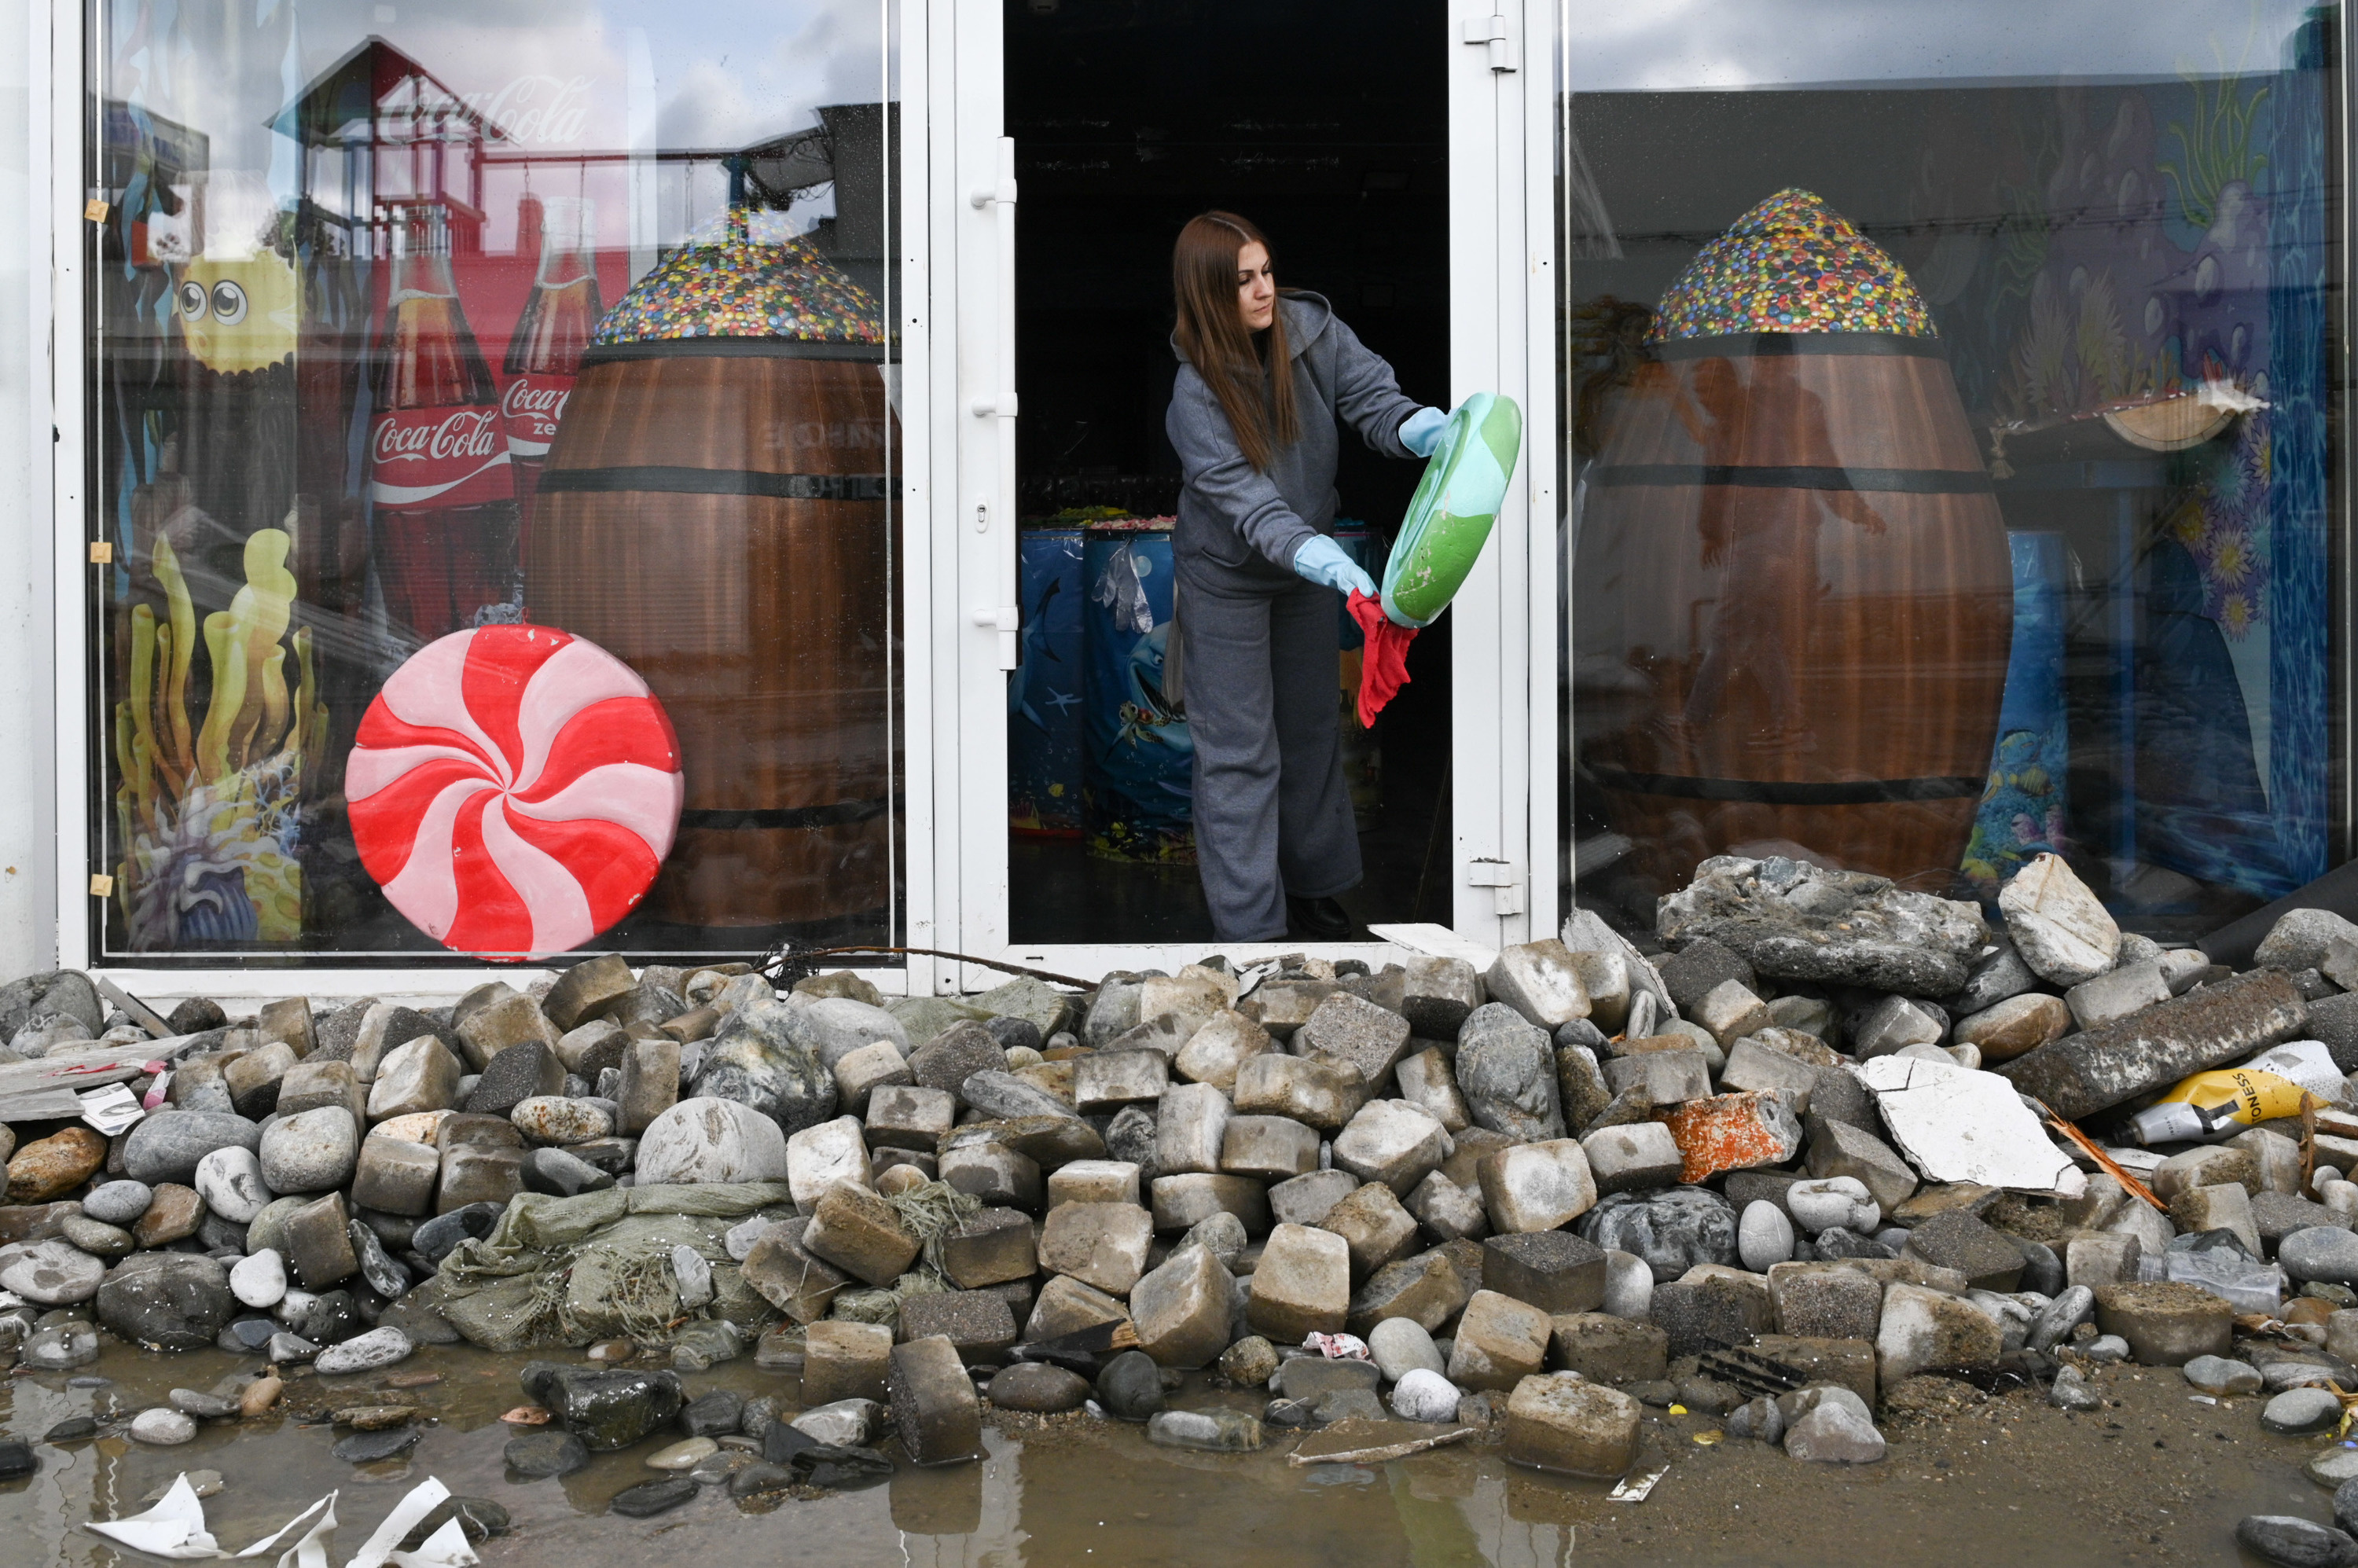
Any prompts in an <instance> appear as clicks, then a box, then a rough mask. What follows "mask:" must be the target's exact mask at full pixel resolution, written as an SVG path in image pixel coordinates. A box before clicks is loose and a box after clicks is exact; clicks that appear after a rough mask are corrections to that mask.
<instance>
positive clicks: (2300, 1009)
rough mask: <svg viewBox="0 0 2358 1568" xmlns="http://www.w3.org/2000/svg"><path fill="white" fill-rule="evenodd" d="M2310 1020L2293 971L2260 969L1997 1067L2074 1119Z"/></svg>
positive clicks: (2260, 1046)
mask: <svg viewBox="0 0 2358 1568" xmlns="http://www.w3.org/2000/svg"><path fill="white" fill-rule="evenodd" d="M2308 1020H2309V1004H2308V1003H2307V1002H2305V1001H2303V1000H2301V994H2300V990H2299V988H2298V987H2296V986H2295V985H2294V984H2293V981H2292V977H2291V976H2289V975H2286V974H2282V973H2279V972H2277V971H2276V970H2273V969H2262V970H2255V971H2253V972H2252V973H2250V974H2244V975H2237V976H2236V977H2235V978H2234V979H2230V980H2223V981H2221V982H2220V983H2219V984H2217V985H2210V986H2203V987H2201V988H2199V989H2195V990H2192V991H2190V992H2188V993H2187V994H2186V995H2184V996H2182V997H2174V998H2172V999H2171V1000H2169V1001H2164V1002H2157V1003H2155V1004H2154V1005H2153V1006H2151V1007H2147V1008H2145V1009H2143V1010H2142V1011H2138V1012H2136V1013H2133V1014H2131V1015H2130V1016H2128V1017H2126V1018H2124V1019H2121V1020H2119V1021H2117V1022H2112V1023H2107V1024H2104V1025H2103V1026H2102V1027H2100V1028H2096V1029H2090V1030H2086V1031H2083V1032H2082V1033H2078V1034H2067V1035H2065V1036H2063V1037H2062V1038H2061V1039H2060V1040H2055V1041H2050V1043H2049V1044H2044V1045H2041V1046H2039V1048H2038V1049H2037V1050H2035V1051H2031V1052H2028V1053H2026V1054H2023V1055H2020V1056H2017V1057H2016V1058H2015V1059H2014V1060H2012V1061H2010V1062H2006V1063H2003V1064H2001V1065H1999V1067H1998V1069H1997V1070H1998V1072H1999V1073H2001V1074H2003V1075H2004V1076H2006V1079H2007V1080H2008V1081H2009V1082H2011V1083H2012V1084H2013V1085H2014V1087H2017V1088H2018V1089H2020V1090H2021V1091H2022V1092H2023V1093H2024V1094H2027V1095H2031V1096H2035V1097H2036V1098H2039V1099H2040V1100H2042V1101H2044V1102H2045V1103H2046V1105H2047V1108H2048V1109H2050V1110H2051V1111H2053V1112H2054V1113H2055V1114H2056V1115H2058V1116H2060V1117H2062V1118H2064V1119H2067V1120H2073V1121H2076V1120H2078V1119H2080V1118H2082V1117H2083V1116H2090V1115H2093V1114H2094V1113H2095V1112H2097V1111H2100V1110H2104V1109H2106V1108H2110V1107H2113V1106H2116V1105H2119V1104H2120V1103H2122V1102H2123V1101H2124V1100H2127V1099H2132V1098H2135V1097H2136V1096H2138V1095H2141V1094H2143V1093H2145V1092H2146V1091H2147V1090H2148V1089H2158V1088H2164V1087H2168V1086H2169V1085H2171V1084H2174V1083H2176V1082H2178V1081H2179V1080H2180V1078H2183V1077H2187V1076H2190V1075H2192V1074H2195V1073H2200V1072H2202V1071H2204V1070H2205V1069H2207V1068H2211V1067H2217V1066H2223V1065H2225V1064H2227V1063H2229V1062H2234V1061H2240V1060H2242V1059H2243V1058H2244V1057H2245V1056H2248V1055H2250V1054H2252V1053H2253V1052H2255V1051H2260V1050H2265V1049H2266V1048H2267V1047H2268V1046H2270V1045H2274V1044H2277V1043H2278V1042H2279V1041H2285V1040H2292V1039H2297V1038H2299V1033H2300V1030H2301V1026H2302V1025H2303V1024H2304V1023H2306V1022H2308Z"/></svg>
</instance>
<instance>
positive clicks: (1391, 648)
mask: <svg viewBox="0 0 2358 1568" xmlns="http://www.w3.org/2000/svg"><path fill="white" fill-rule="evenodd" d="M1351 619H1352V620H1354V621H1356V622H1358V623H1359V630H1360V632H1361V633H1364V634H1365V635H1366V637H1367V639H1368V646H1367V648H1366V650H1365V652H1364V653H1362V654H1361V655H1360V658H1359V725H1360V727H1361V728H1362V729H1373V728H1374V727H1375V723H1376V715H1377V714H1379V713H1381V712H1382V711H1383V710H1384V704H1386V703H1388V702H1390V700H1391V699H1392V697H1393V696H1394V695H1395V694H1397V693H1398V692H1399V690H1400V688H1401V687H1404V686H1406V685H1408V645H1409V644H1410V643H1413V642H1415V641H1416V628H1415V627H1413V626H1396V625H1394V624H1393V623H1392V619H1391V617H1390V616H1389V615H1386V614H1385V613H1384V606H1383V601H1382V600H1377V599H1369V598H1368V596H1367V595H1366V594H1364V593H1361V592H1360V591H1359V590H1358V589H1356V588H1355V589H1352V590H1351Z"/></svg>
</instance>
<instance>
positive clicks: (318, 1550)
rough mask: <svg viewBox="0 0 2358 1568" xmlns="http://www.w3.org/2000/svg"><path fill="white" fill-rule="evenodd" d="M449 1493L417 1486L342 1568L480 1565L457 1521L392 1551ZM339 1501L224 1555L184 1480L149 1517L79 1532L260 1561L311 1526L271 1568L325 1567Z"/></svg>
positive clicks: (198, 1555)
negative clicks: (409, 1549)
mask: <svg viewBox="0 0 2358 1568" xmlns="http://www.w3.org/2000/svg"><path fill="white" fill-rule="evenodd" d="M449 1495H450V1488H449V1487H445V1486H444V1485H443V1484H442V1483H441V1482H440V1481H438V1480H435V1479H433V1478H432V1477H430V1476H429V1477H428V1478H427V1479H426V1480H425V1481H423V1482H421V1483H419V1484H418V1485H417V1486H416V1487H413V1488H412V1489H411V1491H410V1493H409V1495H408V1496H406V1497H405V1498H402V1499H401V1501H400V1502H398V1503H396V1504H395V1505H394V1509H393V1512H391V1513H389V1514H387V1515H386V1516H385V1518H384V1523H383V1524H380V1525H378V1526H377V1528H376V1533H375V1534H373V1535H372V1536H370V1537H369V1539H368V1541H367V1543H366V1544H365V1545H363V1546H362V1548H361V1550H360V1554H359V1555H358V1556H356V1557H354V1558H353V1559H352V1561H351V1562H350V1563H346V1564H345V1568H469V1565H471V1564H473V1563H479V1562H480V1561H481V1559H479V1558H478V1557H477V1556H476V1555H475V1550H474V1548H473V1547H472V1546H471V1545H469V1544H468V1542H467V1532H466V1530H464V1529H463V1528H461V1526H460V1522H459V1520H458V1519H455V1518H454V1519H449V1520H447V1521H445V1522H444V1524H443V1526H442V1528H441V1529H439V1530H436V1531H435V1532H434V1533H433V1534H432V1535H429V1536H427V1538H426V1541H425V1544H423V1545H421V1546H419V1547H418V1548H417V1549H416V1551H414V1552H402V1551H398V1550H396V1543H397V1542H399V1541H401V1539H402V1538H403V1537H404V1536H406V1535H407V1534H408V1533H409V1531H410V1530H412V1529H413V1528H415V1527H416V1524H417V1522H418V1521H419V1520H420V1519H424V1518H425V1517H426V1516H427V1514H430V1513H432V1512H433V1511H434V1509H435V1508H436V1507H437V1506H438V1504H439V1503H440V1502H441V1501H442V1499H443V1498H447V1497H449ZM337 1496H338V1494H337V1493H335V1492H330V1493H329V1494H328V1495H327V1496H326V1497H324V1498H320V1499H319V1501H318V1502H316V1503H313V1504H312V1505H311V1506H310V1507H309V1508H307V1509H304V1510H303V1511H302V1512H301V1513H299V1514H297V1515H296V1516H295V1517H294V1518H293V1519H289V1520H287V1523H286V1524H284V1525H282V1526H280V1527H279V1528H278V1529H277V1530H275V1531H273V1532H272V1533H271V1534H270V1535H268V1536H266V1537H265V1538H264V1539H263V1540H260V1541H255V1542H254V1544H253V1545H251V1546H249V1547H247V1548H246V1549H245V1550H244V1551H243V1552H224V1551H223V1550H222V1545H221V1542H220V1541H216V1540H214V1539H213V1537H212V1534H211V1531H210V1530H207V1529H206V1528H205V1506H204V1504H203V1503H201V1502H200V1501H198V1500H197V1491H196V1488H195V1487H192V1486H190V1485H189V1477H188V1476H187V1475H185V1474H184V1475H182V1476H179V1477H178V1479H176V1480H175V1481H174V1482H173V1483H172V1486H171V1488H170V1489H169V1490H168V1491H167V1492H166V1493H165V1494H164V1500H163V1501H161V1502H159V1503H157V1505H156V1506H155V1507H154V1508H152V1509H148V1510H147V1511H146V1513H142V1514H134V1515H132V1516H131V1517H130V1518H129V1519H114V1520H113V1521H111V1522H101V1521H99V1520H96V1519H92V1520H90V1521H89V1522H88V1524H87V1525H86V1526H85V1527H84V1528H86V1529H88V1530H91V1531H92V1532H93V1533H94V1534H98V1535H103V1536H105V1537H106V1538H107V1539H108V1540H110V1541H116V1542H119V1543H120V1544H122V1545H124V1546H127V1547H129V1548H131V1550H133V1551H134V1552H146V1553H147V1554H148V1555H149V1556H151V1557H171V1558H178V1559H181V1560H183V1561H196V1560H205V1559H219V1558H238V1559H243V1558H249V1557H260V1556H262V1555H263V1554H264V1553H265V1552H269V1551H270V1550H272V1549H273V1548H274V1547H276V1546H277V1545H278V1543H279V1542H280V1541H284V1540H286V1539H287V1537H288V1536H289V1535H291V1534H293V1533H294V1532H295V1530H297V1529H298V1528H300V1527H304V1526H305V1525H306V1524H307V1523H308V1528H306V1529H304V1530H303V1533H302V1535H301V1537H300V1538H299V1539H298V1540H297V1541H295V1542H294V1543H293V1544H292V1545H290V1546H288V1547H287V1549H286V1550H285V1551H284V1552H280V1553H279V1554H278V1560H277V1563H276V1568H328V1548H327V1544H326V1542H325V1541H323V1540H322V1539H321V1538H322V1537H323V1536H325V1535H326V1534H327V1533H328V1532H329V1531H330V1530H334V1529H335V1528H336V1498H337Z"/></svg>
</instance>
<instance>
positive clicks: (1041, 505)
mask: <svg viewBox="0 0 2358 1568" xmlns="http://www.w3.org/2000/svg"><path fill="white" fill-rule="evenodd" d="M1338 20H1339V18H1338V16H1337V14H1336V11H1335V9H1334V7H1333V6H1331V5H1312V4H1308V3H1306V0H1277V3H1271V0H1088V3H1087V4H1076V3H1072V0H1061V3H1060V0H1008V5H1007V7H1006V28H1007V33H1006V50H1007V56H1006V59H1007V81H1006V102H1007V124H1008V129H1009V132H1010V134H1011V135H1013V137H1014V138H1015V147H1016V173H1017V178H1018V181H1019V183H1020V186H1021V188H1022V208H1021V210H1020V211H1021V214H1022V216H1021V221H1020V223H1019V226H1018V229H1017V233H1018V236H1019V237H1018V240H1017V246H1018V272H1017V277H1018V283H1017V300H1016V308H1017V325H1018V358H1017V384H1018V390H1019V391H1020V393H1021V395H1022V403H1023V416H1022V420H1021V421H1020V422H1019V425H1018V428H1019V431H1020V434H1019V436H1018V455H1019V463H1020V468H1019V474H1020V480H1019V495H1020V502H1021V506H1022V513H1023V514H1024V516H1025V518H1026V519H1027V520H1029V519H1034V518H1044V517H1047V516H1049V515H1052V514H1055V513H1057V512H1059V511H1060V510H1063V509H1065V508H1071V507H1082V506H1101V507H1102V506H1110V507H1119V508H1121V509H1123V510H1124V511H1126V512H1129V513H1130V514H1135V515H1140V516H1156V515H1167V514H1170V513H1172V512H1173V510H1174V508H1175V506H1176V504H1177V500H1178V493H1179V472H1178V461H1177V458H1176V456H1175V455H1174V453H1173V451H1172V449H1171V446H1170V443H1169V442H1168V441H1167V440H1165V439H1164V438H1163V411H1164V409H1165V406H1167V404H1168V402H1169V398H1170V390H1171V381H1172V376H1173V374H1174V371H1175V368H1176V365H1175V362H1174V359H1173V357H1172V352H1171V348H1170V342H1169V339H1170V331H1171V324H1172V308H1171V287H1170V270H1169V269H1170V254H1171V243H1172V241H1173V239H1174V237H1175V235H1176V234H1177V232H1178V231H1179V229H1180V227H1181V225H1182V224H1184V222H1186V221H1187V220H1188V219H1189V218H1190V217H1193V216H1194V215H1195V213H1197V212H1200V211H1205V210H1206V209H1209V208H1226V209H1229V210H1232V211H1238V212H1241V213H1242V214H1244V215H1245V216H1247V217H1249V218H1250V219H1251V220H1252V221H1253V222H1256V223H1257V224H1259V225H1260V227H1261V229H1262V230H1263V231H1265V232H1267V233H1268V234H1269V236H1270V239H1271V248H1272V251H1273V252H1274V254H1275V258H1276V263H1277V276H1278V282H1279V285H1280V287H1293V288H1303V289H1309V290H1313V291H1314V292H1316V293H1319V294H1322V295H1324V296H1325V297H1326V298H1327V299H1328V300H1329V301H1330V302H1331V303H1332V304H1333V306H1334V307H1335V309H1336V313H1337V315H1339V316H1340V317H1341V318H1342V319H1344V320H1345V321H1347V322H1348V323H1349V325H1350V326H1351V328H1352V330H1354V331H1356V332H1357V334H1358V335H1359V337H1360V338H1361V339H1362V340H1363V341H1365V342H1367V343H1368V345H1369V346H1370V347H1371V348H1373V349H1374V350H1375V351H1377V352H1379V353H1380V354H1382V355H1383V356H1384V357H1385V358H1386V359H1388V360H1390V362H1391V364H1392V365H1393V367H1394V368H1395V369H1396V370H1397V371H1398V372H1399V373H1400V380H1401V388H1402V390H1404V391H1405V392H1407V393H1408V395H1410V396H1412V397H1414V398H1416V399H1418V400H1419V401H1421V402H1424V403H1428V404H1433V405H1437V406H1446V404H1447V401H1448V396H1449V385H1448V353H1449V338H1448V318H1447V309H1448V285H1449V274H1448V246H1447V239H1446V234H1445V232H1444V228H1443V219H1444V215H1445V212H1446V208H1447V200H1448V173H1449V167H1448V123H1447V89H1446V82H1445V66H1446V61H1447V56H1446V54H1445V52H1444V49H1443V47H1442V46H1443V43H1444V37H1445V24H1446V16H1445V14H1444V10H1443V7H1442V6H1441V5H1438V4H1437V3H1435V0H1379V3H1376V4H1369V5H1360V6H1357V7H1354V8H1353V9H1352V11H1351V12H1350V14H1349V16H1348V20H1347V25H1338ZM1420 471H1421V470H1420V467H1419V465H1417V464H1415V463H1411V462H1401V461H1396V460H1390V459H1387V458H1382V457H1379V456H1378V455H1377V454H1375V453H1373V452H1370V451H1368V449H1366V448H1364V447H1363V446H1361V445H1360V444H1359V443H1358V442H1357V440H1355V439H1352V438H1346V439H1345V441H1344V443H1343V459H1342V466H1341V470H1340V472H1339V473H1338V475H1337V477H1336V487H1337V489H1338V491H1339V492H1340V494H1341V507H1340V510H1339V514H1338V515H1340V516H1342V517H1346V518H1357V519H1360V520H1363V521H1365V522H1367V523H1368V524H1372V525H1374V526H1375V527H1376V528H1377V529H1378V530H1379V532H1381V533H1383V534H1385V535H1390V534H1391V533H1392V532H1393V531H1395V530H1396V529H1397V528H1398V526H1399V523H1400V519H1401V513H1402V511H1403V510H1404V508H1405V507H1406V505H1407V503H1408V499H1409V495H1410V493H1411V492H1412V490H1413V489H1414V488H1415V484H1416V480H1417V477H1418V475H1419V472H1420ZM1183 619H1184V618H1183ZM1448 629H1449V622H1448V620H1447V618H1446V617H1444V619H1443V621H1442V622H1440V623H1439V624H1438V625H1436V626H1434V627H1433V629H1432V630H1430V631H1427V632H1425V633H1422V635H1421V636H1420V637H1419V638H1418V640H1417V643H1416V646H1415V649H1414V652H1413V653H1412V655H1411V660H1410V671H1411V675H1412V683H1411V685H1410V686H1409V687H1407V688H1406V689H1405V690H1403V691H1402V692H1401V695H1400V697H1397V698H1396V699H1394V701H1393V702H1392V704H1391V706H1390V708H1388V709H1387V710H1386V711H1385V713H1384V714H1383V716H1382V718H1381V719H1379V722H1378V725H1377V729H1376V731H1375V739H1376V741H1377V743H1378V744H1379V746H1380V748H1381V751H1382V754H1383V800H1382V807H1381V811H1380V814H1379V815H1377V816H1375V817H1374V820H1373V821H1372V823H1371V822H1370V819H1369V816H1368V815H1363V816H1362V823H1361V827H1362V831H1361V839H1360V842H1361V849H1362V851H1363V854H1364V857H1365V860H1366V865H1367V880H1366V881H1365V882H1364V883H1363V884H1362V885H1361V886H1360V887H1359V888H1358V889H1357V891H1356V892H1351V893H1348V894H1346V895H1345V896H1344V898H1343V901H1342V902H1343V903H1344V904H1345V906H1346V907H1347V909H1349V911H1350V912H1351V914H1352V915H1353V916H1354V917H1355V918H1356V919H1357V921H1359V922H1360V923H1362V924H1364V923H1365V922H1367V921H1369V920H1390V921H1405V920H1416V919H1446V918H1447V909H1448V887H1447V881H1446V878H1445V875H1444V871H1445V867H1446V864H1447V857H1446V854H1445V849H1446V841H1445V837H1446V834H1447V830H1448V829H1447V823H1446V820H1445V813H1446V809H1447V794H1448V775H1447V761H1448V754H1449V689H1450V682H1449V635H1448ZM1011 871H1012V876H1011V886H1012V894H1011V897H1012V909H1011V927H1010V929H1011V935H1012V936H1013V938H1014V939H1015V940H1016V941H1018V942H1078V941H1087V942H1141V941H1156V940H1191V939H1198V938H1203V937H1207V936H1208V935H1210V923H1209V919H1208V916H1207V915H1206V913H1205V909H1204V901H1203V895H1202V892H1201V889H1200V887H1199V885H1198V882H1197V880H1196V872H1195V868H1194V867H1193V866H1191V865H1163V864H1152V863H1140V862H1123V861H1114V860H1101V859H1094V858H1092V857H1091V856H1090V855H1089V854H1088V853H1087V849H1085V847H1084V844H1083V842H1082V841H1081V840H1080V839H1078V838H1041V837H1033V836H1026V835H1022V834H1018V835H1016V836H1015V837H1014V839H1013V843H1012V866H1011Z"/></svg>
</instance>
